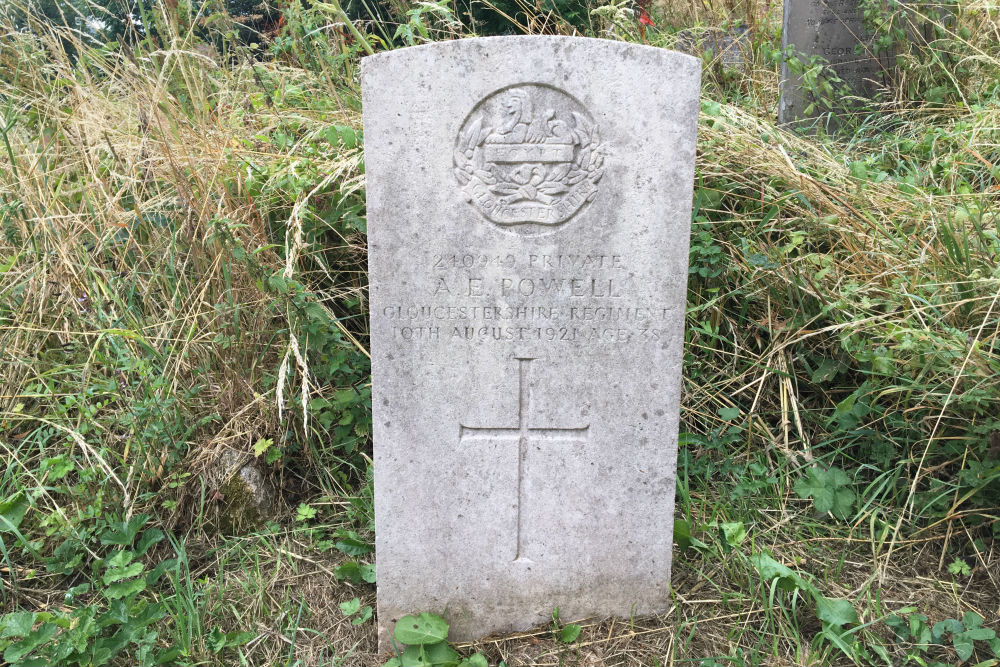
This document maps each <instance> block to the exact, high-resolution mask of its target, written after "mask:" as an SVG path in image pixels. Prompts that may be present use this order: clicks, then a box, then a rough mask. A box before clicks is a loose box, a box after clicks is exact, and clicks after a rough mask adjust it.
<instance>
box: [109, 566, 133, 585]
mask: <svg viewBox="0 0 1000 667" xmlns="http://www.w3.org/2000/svg"><path fill="white" fill-rule="evenodd" d="M142 569H143V568H142V563H132V564H131V565H129V566H128V567H124V568H115V569H113V570H108V571H107V572H106V573H105V574H104V577H103V579H104V584H105V585H107V584H112V583H114V582H116V581H121V580H122V579H130V578H131V577H135V576H138V575H139V573H140V572H142Z"/></svg>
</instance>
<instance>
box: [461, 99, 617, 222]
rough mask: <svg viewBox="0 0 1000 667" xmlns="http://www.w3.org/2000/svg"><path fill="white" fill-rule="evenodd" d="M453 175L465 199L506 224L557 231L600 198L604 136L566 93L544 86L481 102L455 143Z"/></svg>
mask: <svg viewBox="0 0 1000 667" xmlns="http://www.w3.org/2000/svg"><path fill="white" fill-rule="evenodd" d="M454 161H455V177H456V178H457V179H458V182H459V184H460V185H461V186H462V187H463V191H464V193H465V195H466V197H467V199H468V201H469V202H470V203H471V204H472V205H473V206H474V207H476V208H477V209H478V210H479V212H480V213H482V214H483V216H484V217H485V218H486V219H487V220H489V221H490V222H493V223H494V224H497V225H500V226H502V227H513V228H517V230H518V231H523V232H525V233H532V232H536V231H543V230H545V229H546V228H554V227H557V226H559V225H561V224H563V223H564V222H566V221H567V220H569V219H570V218H571V217H573V216H574V215H575V214H576V213H578V212H579V211H580V210H582V209H583V208H584V207H585V206H586V205H587V203H588V202H590V201H592V200H593V199H594V197H596V196H597V192H598V187H597V184H598V182H599V181H600V180H601V176H602V175H603V173H604V170H603V169H602V165H603V163H604V152H603V150H602V148H601V139H600V133H599V132H598V128H597V126H596V125H595V124H594V121H593V119H592V118H591V116H590V114H589V113H588V112H587V110H586V109H584V107H583V105H581V104H580V103H579V102H578V101H576V100H575V99H573V98H572V97H570V96H569V95H567V94H566V93H564V92H562V91H561V90H558V89H556V88H553V87H551V86H544V85H540V84H523V85H519V86H513V87H510V88H505V89H503V90H500V91H497V92H495V93H493V94H491V95H489V96H487V97H486V98H484V99H483V100H482V101H480V102H479V104H477V105H476V106H475V108H474V109H473V110H472V113H470V114H469V117H468V118H466V120H465V123H464V124H463V125H462V129H461V130H460V131H459V133H458V139H457V140H456V142H455V152H454Z"/></svg>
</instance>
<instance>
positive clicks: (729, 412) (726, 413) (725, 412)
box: [717, 408, 740, 421]
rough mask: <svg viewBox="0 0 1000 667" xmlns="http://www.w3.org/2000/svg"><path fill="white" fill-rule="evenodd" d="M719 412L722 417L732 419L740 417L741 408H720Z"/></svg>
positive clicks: (727, 419)
mask: <svg viewBox="0 0 1000 667" xmlns="http://www.w3.org/2000/svg"><path fill="white" fill-rule="evenodd" d="M717 414H718V415H719V418H720V419H725V420H726V421H732V420H734V419H739V418H740V409H739V408H719V409H718V410H717Z"/></svg>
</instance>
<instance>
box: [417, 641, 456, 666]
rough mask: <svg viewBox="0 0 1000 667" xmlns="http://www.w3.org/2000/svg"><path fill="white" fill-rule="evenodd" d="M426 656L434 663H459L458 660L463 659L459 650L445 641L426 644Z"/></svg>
mask: <svg viewBox="0 0 1000 667" xmlns="http://www.w3.org/2000/svg"><path fill="white" fill-rule="evenodd" d="M424 657H425V658H426V660H427V662H428V663H430V664H432V665H457V664H458V661H459V660H461V659H462V656H460V655H459V654H458V651H456V650H455V649H453V648H452V647H451V646H449V645H448V642H445V641H441V642H438V643H437V644H430V645H429V646H424Z"/></svg>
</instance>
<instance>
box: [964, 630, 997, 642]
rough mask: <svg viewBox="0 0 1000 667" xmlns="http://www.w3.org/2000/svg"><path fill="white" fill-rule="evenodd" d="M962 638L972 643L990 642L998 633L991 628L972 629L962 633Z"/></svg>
mask: <svg viewBox="0 0 1000 667" xmlns="http://www.w3.org/2000/svg"><path fill="white" fill-rule="evenodd" d="M962 636H963V637H965V638H966V639H969V640H972V641H984V642H988V641H989V640H991V639H993V638H994V637H996V636H997V633H996V632H994V631H993V630H991V629H990V628H972V629H971V630H966V631H965V632H963V633H962Z"/></svg>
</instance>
